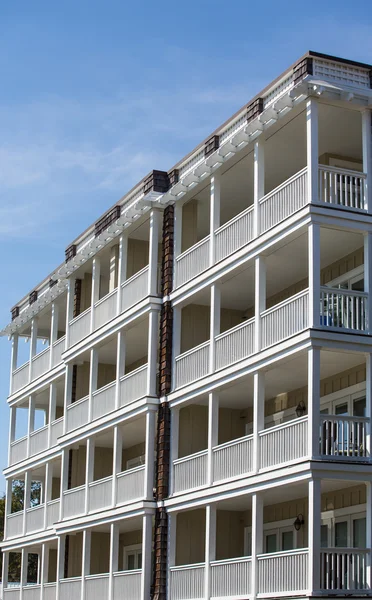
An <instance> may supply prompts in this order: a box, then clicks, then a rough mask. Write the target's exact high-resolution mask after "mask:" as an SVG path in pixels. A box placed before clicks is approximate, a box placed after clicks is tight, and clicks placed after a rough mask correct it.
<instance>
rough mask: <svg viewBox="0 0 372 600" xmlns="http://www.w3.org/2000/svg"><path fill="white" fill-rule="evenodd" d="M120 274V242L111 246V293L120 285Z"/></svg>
mask: <svg viewBox="0 0 372 600" xmlns="http://www.w3.org/2000/svg"><path fill="white" fill-rule="evenodd" d="M118 275H119V244H115V245H114V246H112V247H111V248H110V264H109V294H110V293H111V292H113V291H114V290H115V289H116V288H117V286H118Z"/></svg>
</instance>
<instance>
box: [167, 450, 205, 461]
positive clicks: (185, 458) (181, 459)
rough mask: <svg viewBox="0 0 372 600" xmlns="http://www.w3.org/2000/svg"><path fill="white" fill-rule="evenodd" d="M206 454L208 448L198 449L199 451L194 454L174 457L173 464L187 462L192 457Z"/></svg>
mask: <svg viewBox="0 0 372 600" xmlns="http://www.w3.org/2000/svg"><path fill="white" fill-rule="evenodd" d="M207 454H208V450H199V452H194V454H188V456H183V457H182V458H176V459H175V460H174V461H173V464H174V465H179V464H180V463H183V462H188V461H189V460H192V459H193V458H199V456H207Z"/></svg>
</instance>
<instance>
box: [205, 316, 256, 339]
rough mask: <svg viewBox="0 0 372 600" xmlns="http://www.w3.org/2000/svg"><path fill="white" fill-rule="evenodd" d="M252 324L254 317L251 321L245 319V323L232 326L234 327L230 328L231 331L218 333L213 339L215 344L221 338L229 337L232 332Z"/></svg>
mask: <svg viewBox="0 0 372 600" xmlns="http://www.w3.org/2000/svg"><path fill="white" fill-rule="evenodd" d="M254 322H255V318H254V317H252V318H251V319H247V320H246V321H243V323H238V325H234V327H231V329H227V331H224V332H223V333H219V334H218V335H216V337H215V338H214V339H215V341H216V342H217V341H218V340H221V339H222V338H224V337H226V336H228V335H230V334H231V333H234V331H238V330H239V329H243V328H244V327H247V326H248V325H252V324H253V323H254Z"/></svg>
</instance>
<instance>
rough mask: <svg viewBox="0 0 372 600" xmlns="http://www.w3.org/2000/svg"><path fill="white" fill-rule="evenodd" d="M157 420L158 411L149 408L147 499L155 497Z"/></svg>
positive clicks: (146, 469) (146, 465) (147, 425)
mask: <svg viewBox="0 0 372 600" xmlns="http://www.w3.org/2000/svg"><path fill="white" fill-rule="evenodd" d="M155 420H156V412H155V411H154V410H149V411H148V412H147V413H146V442H145V487H144V490H143V492H144V497H145V498H146V499H147V500H153V498H154V494H153V489H154V483H155V482H154V457H155Z"/></svg>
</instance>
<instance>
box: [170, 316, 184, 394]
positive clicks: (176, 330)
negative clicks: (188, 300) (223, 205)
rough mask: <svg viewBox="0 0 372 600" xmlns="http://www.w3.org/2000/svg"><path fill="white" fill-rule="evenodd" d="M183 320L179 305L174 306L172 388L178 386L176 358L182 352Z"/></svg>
mask: <svg viewBox="0 0 372 600" xmlns="http://www.w3.org/2000/svg"><path fill="white" fill-rule="evenodd" d="M181 320H182V312H181V308H180V307H179V306H174V307H173V344H172V389H173V390H174V389H175V388H176V386H177V364H176V358H177V356H179V354H180V353H181V324H182V323H181Z"/></svg>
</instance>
